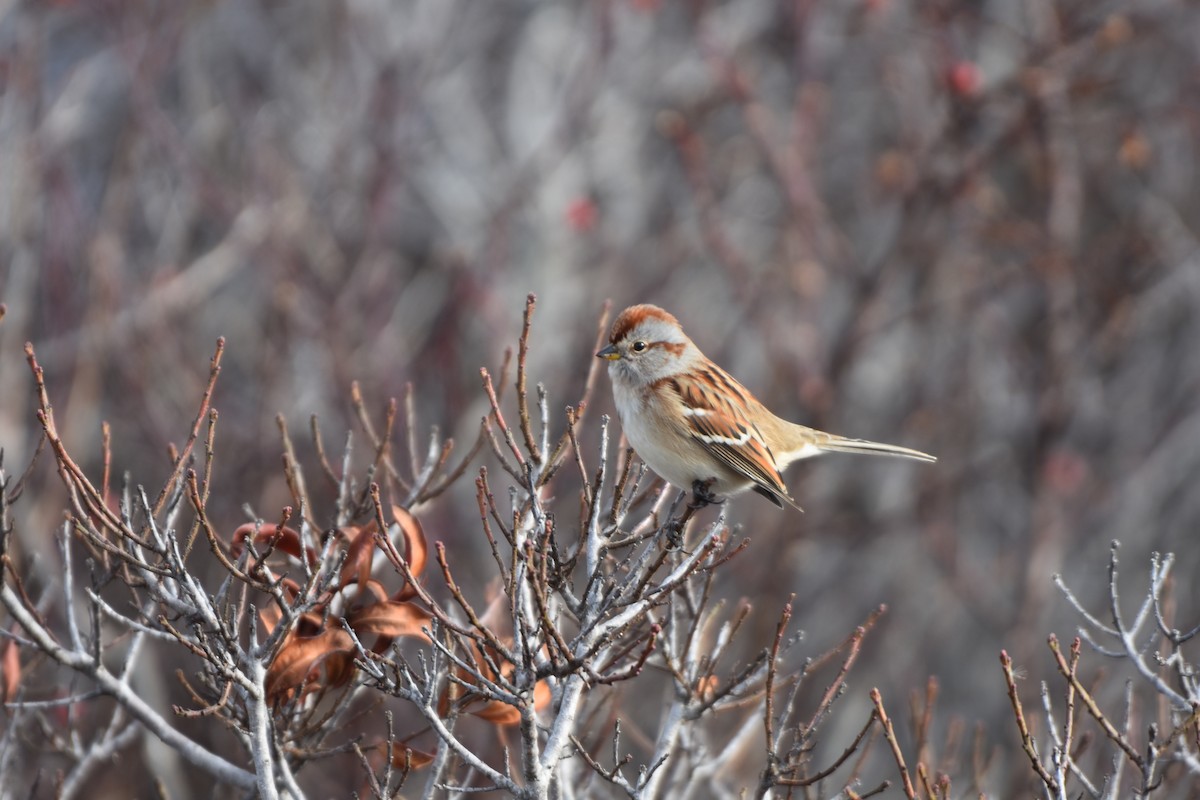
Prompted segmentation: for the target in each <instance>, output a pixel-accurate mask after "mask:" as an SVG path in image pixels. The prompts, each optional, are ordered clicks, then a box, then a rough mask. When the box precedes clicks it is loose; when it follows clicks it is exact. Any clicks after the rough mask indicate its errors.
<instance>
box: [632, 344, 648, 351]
mask: <svg viewBox="0 0 1200 800" xmlns="http://www.w3.org/2000/svg"><path fill="white" fill-rule="evenodd" d="M645 349H646V343H645V342H634V343H633V352H635V353H640V352H642V351H643V350H645Z"/></svg>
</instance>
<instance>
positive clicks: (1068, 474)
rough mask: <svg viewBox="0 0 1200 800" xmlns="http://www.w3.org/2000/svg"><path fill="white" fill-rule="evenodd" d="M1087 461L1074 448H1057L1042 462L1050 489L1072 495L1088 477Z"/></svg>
mask: <svg viewBox="0 0 1200 800" xmlns="http://www.w3.org/2000/svg"><path fill="white" fill-rule="evenodd" d="M1088 472H1089V470H1088V465H1087V462H1086V461H1084V460H1083V459H1082V458H1080V457H1079V454H1078V453H1076V452H1075V451H1073V450H1055V451H1053V452H1052V453H1050V454H1049V455H1048V456H1047V457H1046V460H1045V462H1043V463H1042V477H1043V479H1044V480H1045V481H1046V484H1047V485H1048V486H1049V487H1050V491H1052V492H1054V493H1055V494H1058V495H1062V496H1063V497H1070V496H1071V495H1073V494H1075V492H1077V491H1079V487H1080V486H1082V485H1083V483H1084V481H1086V480H1087V478H1088Z"/></svg>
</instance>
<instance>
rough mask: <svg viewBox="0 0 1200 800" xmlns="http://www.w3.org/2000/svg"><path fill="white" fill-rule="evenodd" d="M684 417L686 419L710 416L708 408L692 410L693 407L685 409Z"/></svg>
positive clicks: (685, 407)
mask: <svg viewBox="0 0 1200 800" xmlns="http://www.w3.org/2000/svg"><path fill="white" fill-rule="evenodd" d="M683 415H684V416H685V417H706V416H708V409H707V408H692V407H691V406H684V407H683Z"/></svg>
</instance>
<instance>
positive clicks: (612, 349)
mask: <svg viewBox="0 0 1200 800" xmlns="http://www.w3.org/2000/svg"><path fill="white" fill-rule="evenodd" d="M620 357H621V354H620V353H619V352H617V346H616V345H615V344H610V345H609V346H608V347H606V348H604V349H603V350H601V351H600V352H599V353H596V358H606V359H608V360H609V361H616V360H617V359H618V358H620Z"/></svg>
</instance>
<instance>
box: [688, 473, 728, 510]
mask: <svg viewBox="0 0 1200 800" xmlns="http://www.w3.org/2000/svg"><path fill="white" fill-rule="evenodd" d="M716 481H717V479H716V478H709V479H708V480H706V481H702V480H700V479H699V478H697V479H696V480H694V481H692V507H693V508H695V509H697V510H698V509H701V508H704V507H705V506H712V505H720V504H721V503H724V502H725V498H723V497H717V496H716V495H715V494H713V491H712V485H713V484H714V483H716Z"/></svg>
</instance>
